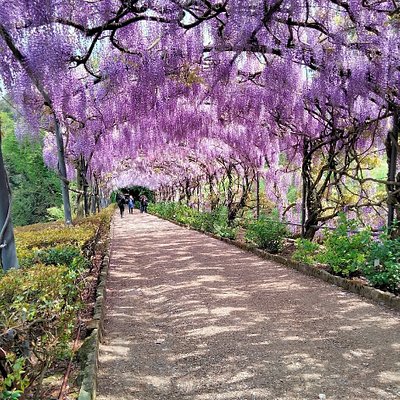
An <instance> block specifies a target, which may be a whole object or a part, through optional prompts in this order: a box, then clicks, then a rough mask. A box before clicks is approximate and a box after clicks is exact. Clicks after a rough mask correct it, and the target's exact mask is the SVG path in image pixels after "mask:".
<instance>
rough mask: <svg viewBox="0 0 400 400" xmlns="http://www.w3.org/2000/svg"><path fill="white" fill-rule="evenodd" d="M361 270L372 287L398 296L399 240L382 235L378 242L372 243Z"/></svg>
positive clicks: (399, 278)
mask: <svg viewBox="0 0 400 400" xmlns="http://www.w3.org/2000/svg"><path fill="white" fill-rule="evenodd" d="M362 270H363V273H364V275H365V277H366V278H367V279H368V281H369V282H370V284H371V285H372V286H374V287H377V288H379V289H383V290H389V291H391V292H393V293H396V294H398V293H399V292H400V239H395V240H391V239H390V237H389V236H388V235H387V234H384V235H382V236H381V237H380V238H379V241H374V242H373V243H372V244H371V249H370V252H369V254H368V257H367V260H366V264H365V265H364V266H363V268H362Z"/></svg>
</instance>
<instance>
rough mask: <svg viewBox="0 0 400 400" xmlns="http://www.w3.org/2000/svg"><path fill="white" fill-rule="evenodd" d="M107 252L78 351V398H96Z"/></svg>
mask: <svg viewBox="0 0 400 400" xmlns="http://www.w3.org/2000/svg"><path fill="white" fill-rule="evenodd" d="M111 224H112V222H111ZM110 245H111V242H110ZM109 254H110V250H108V251H107V253H106V255H105V256H104V258H103V260H102V262H101V267H100V274H99V279H98V282H99V283H98V285H97V290H96V302H95V306H94V314H93V319H92V320H91V321H90V322H89V323H88V324H87V330H88V334H89V336H88V337H87V338H86V339H85V340H84V342H83V344H82V346H81V349H80V350H79V352H80V353H83V354H84V358H85V361H84V362H85V367H84V369H83V372H82V384H81V389H80V391H79V396H78V400H95V399H96V389H97V370H98V353H99V345H100V342H101V340H102V338H103V334H104V326H103V322H104V313H105V298H106V280H107V276H108V270H109V266H110V255H109Z"/></svg>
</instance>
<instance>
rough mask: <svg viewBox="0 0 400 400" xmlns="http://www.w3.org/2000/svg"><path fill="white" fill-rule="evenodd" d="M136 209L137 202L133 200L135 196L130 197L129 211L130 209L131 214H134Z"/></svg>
mask: <svg viewBox="0 0 400 400" xmlns="http://www.w3.org/2000/svg"><path fill="white" fill-rule="evenodd" d="M134 208H135V200H134V199H133V196H132V195H130V196H129V200H128V209H129V214H133V209H134Z"/></svg>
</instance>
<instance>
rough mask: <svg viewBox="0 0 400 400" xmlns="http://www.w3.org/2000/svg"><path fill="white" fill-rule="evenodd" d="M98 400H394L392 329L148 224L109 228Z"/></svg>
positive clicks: (353, 306)
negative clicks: (111, 234) (111, 233)
mask: <svg viewBox="0 0 400 400" xmlns="http://www.w3.org/2000/svg"><path fill="white" fill-rule="evenodd" d="M114 221H115V223H114V238H113V242H112V256H111V267H110V276H109V278H108V289H107V296H108V297H107V317H106V324H105V325H106V338H105V343H104V344H103V345H102V346H101V353H100V374H99V387H98V400H125V399H126V400H153V399H163V400H174V399H182V400H189V399H190V400H192V399H193V400H214V399H215V400H217V399H218V400H219V399H221V400H222V399H223V400H225V399H226V400H236V399H243V400H244V399H246V400H247V399H248V400H253V399H254V400H255V399H268V400H272V399H290V400H296V399H299V400H305V399H318V398H319V395H320V394H325V395H326V399H327V400H329V399H335V400H336V399H352V400H355V399H360V400H361V399H363V400H367V399H400V357H399V355H400V323H399V322H400V318H399V315H398V314H395V313H394V312H391V311H388V310H386V309H384V308H382V307H380V306H378V305H374V304H371V303H369V302H367V301H364V300H363V299H361V298H359V297H357V296H355V295H353V294H350V293H347V292H344V291H343V290H341V289H339V288H337V287H334V286H330V285H329V284H327V283H325V282H322V281H319V280H316V279H314V278H311V277H308V276H304V275H302V274H300V273H298V272H296V271H293V270H290V269H288V268H286V267H283V266H281V265H279V264H274V263H272V262H269V261H265V260H262V259H260V258H258V257H256V256H254V255H252V254H248V253H246V252H244V251H242V250H240V249H237V248H236V247H233V246H230V245H228V244H225V243H223V242H220V241H218V240H215V239H212V238H209V237H207V236H205V235H202V234H200V233H197V232H194V231H191V230H187V229H185V228H180V227H177V226H176V225H174V224H171V223H169V222H166V221H163V220H160V219H158V218H156V217H153V216H150V215H143V214H139V213H135V214H133V215H127V216H126V217H124V218H123V219H120V218H119V217H118V218H117V217H116V218H115V220H114Z"/></svg>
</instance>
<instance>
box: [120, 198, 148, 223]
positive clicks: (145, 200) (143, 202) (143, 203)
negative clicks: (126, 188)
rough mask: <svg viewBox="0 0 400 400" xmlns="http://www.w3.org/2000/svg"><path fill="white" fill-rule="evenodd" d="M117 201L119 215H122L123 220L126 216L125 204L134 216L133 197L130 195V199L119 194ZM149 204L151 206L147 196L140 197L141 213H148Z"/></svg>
mask: <svg viewBox="0 0 400 400" xmlns="http://www.w3.org/2000/svg"><path fill="white" fill-rule="evenodd" d="M116 200H117V204H118V207H119V213H120V215H121V218H123V216H124V212H125V204H127V205H128V210H129V214H133V209H134V208H135V199H134V198H133V196H132V195H129V197H126V196H125V195H123V194H122V193H117V197H116ZM148 204H149V200H148V198H147V196H146V195H145V194H144V193H142V194H141V195H140V196H139V205H140V212H141V213H147V205H148Z"/></svg>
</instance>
